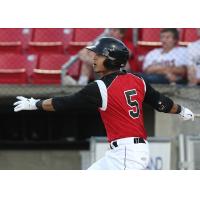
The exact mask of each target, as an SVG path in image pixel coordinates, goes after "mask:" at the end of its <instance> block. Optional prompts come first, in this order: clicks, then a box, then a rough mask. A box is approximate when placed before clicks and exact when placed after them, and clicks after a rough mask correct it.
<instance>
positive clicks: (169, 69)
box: [143, 28, 187, 84]
mask: <svg viewBox="0 0 200 200" xmlns="http://www.w3.org/2000/svg"><path fill="white" fill-rule="evenodd" d="M160 40H161V43H162V48H156V49H154V50H152V51H150V52H149V53H148V54H147V55H146V57H145V60H144V64H143V70H144V73H145V74H144V79H146V80H147V81H148V82H150V83H164V84H168V83H183V82H184V81H185V80H186V79H185V77H186V72H187V69H186V66H187V48H185V47H178V46H177V44H178V41H179V32H178V30H177V29H175V28H165V29H162V30H161V33H160Z"/></svg>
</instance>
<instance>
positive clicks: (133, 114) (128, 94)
mask: <svg viewBox="0 0 200 200" xmlns="http://www.w3.org/2000/svg"><path fill="white" fill-rule="evenodd" d="M124 94H125V97H126V101H127V104H128V105H129V106H130V107H131V108H132V109H131V110H129V115H130V117H132V118H133V119H134V118H138V117H139V114H140V109H139V103H138V101H137V100H134V101H132V99H131V97H132V96H135V95H137V91H136V90H135V89H132V90H127V91H125V92H124ZM133 108H135V111H134V110H133Z"/></svg>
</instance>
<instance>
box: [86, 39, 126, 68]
mask: <svg viewBox="0 0 200 200" xmlns="http://www.w3.org/2000/svg"><path fill="white" fill-rule="evenodd" d="M86 48H87V49H89V50H91V51H93V52H95V53H96V54H98V55H102V56H105V57H106V60H105V61H104V66H105V67H106V68H108V69H120V68H122V67H125V65H126V63H127V61H128V58H129V51H128V48H127V47H126V45H125V44H124V43H123V42H121V41H120V40H117V39H115V38H113V37H102V38H101V39H99V40H97V41H96V43H95V44H94V45H92V46H87V47H86Z"/></svg>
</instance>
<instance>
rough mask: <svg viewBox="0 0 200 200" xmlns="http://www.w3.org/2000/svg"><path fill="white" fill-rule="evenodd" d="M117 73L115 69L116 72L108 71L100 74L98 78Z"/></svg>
mask: <svg viewBox="0 0 200 200" xmlns="http://www.w3.org/2000/svg"><path fill="white" fill-rule="evenodd" d="M118 71H119V69H116V70H108V71H105V72H102V73H101V74H100V76H101V77H103V76H107V75H109V74H113V73H115V72H118Z"/></svg>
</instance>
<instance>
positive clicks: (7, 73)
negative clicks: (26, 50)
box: [0, 54, 37, 84]
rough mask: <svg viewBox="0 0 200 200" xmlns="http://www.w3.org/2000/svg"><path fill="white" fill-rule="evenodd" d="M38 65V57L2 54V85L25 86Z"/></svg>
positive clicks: (0, 66)
mask: <svg viewBox="0 0 200 200" xmlns="http://www.w3.org/2000/svg"><path fill="white" fill-rule="evenodd" d="M36 64H37V56H33V55H32V56H31V57H30V56H27V55H21V54H0V83H1V84H24V83H27V82H28V74H31V69H33V68H35V66H36Z"/></svg>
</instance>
